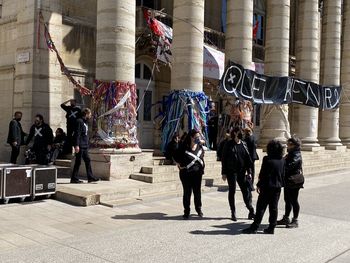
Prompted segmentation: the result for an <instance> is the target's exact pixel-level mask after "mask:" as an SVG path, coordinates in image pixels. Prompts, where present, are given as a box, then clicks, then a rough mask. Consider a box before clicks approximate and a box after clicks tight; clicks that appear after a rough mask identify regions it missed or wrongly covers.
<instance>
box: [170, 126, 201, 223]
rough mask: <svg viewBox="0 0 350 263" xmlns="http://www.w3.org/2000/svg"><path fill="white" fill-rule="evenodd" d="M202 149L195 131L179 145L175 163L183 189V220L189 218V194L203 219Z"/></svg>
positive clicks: (198, 135)
mask: <svg viewBox="0 0 350 263" xmlns="http://www.w3.org/2000/svg"><path fill="white" fill-rule="evenodd" d="M203 157H204V149H203V147H202V140H201V136H200V134H199V132H198V131H197V130H191V131H190V132H189V134H188V135H187V137H186V139H185V141H184V142H183V143H182V144H181V145H180V147H179V150H178V152H177V154H176V156H175V158H174V159H175V161H176V163H177V166H178V167H179V170H180V179H181V183H182V187H183V206H184V215H183V218H184V219H188V218H189V216H190V204H191V194H192V192H193V195H194V205H195V209H196V212H197V214H198V216H199V217H203V212H202V200H201V185H202V176H203V174H204V167H205V164H204V159H203Z"/></svg>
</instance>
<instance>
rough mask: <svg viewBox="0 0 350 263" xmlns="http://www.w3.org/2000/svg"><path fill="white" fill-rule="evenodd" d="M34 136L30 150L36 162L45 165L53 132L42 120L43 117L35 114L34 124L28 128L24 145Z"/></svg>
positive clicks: (47, 160)
mask: <svg viewBox="0 0 350 263" xmlns="http://www.w3.org/2000/svg"><path fill="white" fill-rule="evenodd" d="M33 138H34V143H33V146H32V150H33V152H34V154H35V159H36V163H38V164H43V165H46V164H48V162H49V152H50V150H51V145H52V141H53V132H52V129H51V128H50V126H49V125H48V124H47V123H45V122H44V117H43V116H42V115H41V114H37V115H36V116H35V119H34V124H33V125H32V127H31V128H30V132H29V135H28V138H27V140H26V145H28V144H29V143H30V141H31V140H32V139H33Z"/></svg>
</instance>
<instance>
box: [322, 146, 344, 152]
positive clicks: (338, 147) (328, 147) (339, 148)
mask: <svg viewBox="0 0 350 263" xmlns="http://www.w3.org/2000/svg"><path fill="white" fill-rule="evenodd" d="M324 147H325V148H326V150H336V151H337V152H346V148H347V147H346V146H344V145H325V146H324ZM349 147H350V145H349Z"/></svg>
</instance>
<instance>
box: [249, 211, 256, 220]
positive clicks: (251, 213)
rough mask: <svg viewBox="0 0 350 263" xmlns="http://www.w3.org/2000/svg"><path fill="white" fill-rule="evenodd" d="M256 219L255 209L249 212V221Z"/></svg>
mask: <svg viewBox="0 0 350 263" xmlns="http://www.w3.org/2000/svg"><path fill="white" fill-rule="evenodd" d="M254 217H255V213H254V209H250V210H249V214H248V219H249V220H253V219H254Z"/></svg>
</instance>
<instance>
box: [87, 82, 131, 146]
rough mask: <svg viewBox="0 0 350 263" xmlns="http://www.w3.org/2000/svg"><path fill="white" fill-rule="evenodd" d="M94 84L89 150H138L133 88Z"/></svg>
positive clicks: (122, 84)
mask: <svg viewBox="0 0 350 263" xmlns="http://www.w3.org/2000/svg"><path fill="white" fill-rule="evenodd" d="M95 83H96V88H95V90H94V91H93V94H92V112H93V137H92V139H91V146H92V147H98V148H117V149H122V148H131V147H138V140H137V138H136V136H137V128H136V124H137V120H136V116H137V113H136V100H137V95H136V85H135V84H132V83H125V82H118V81H115V82H102V81H96V82H95Z"/></svg>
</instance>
